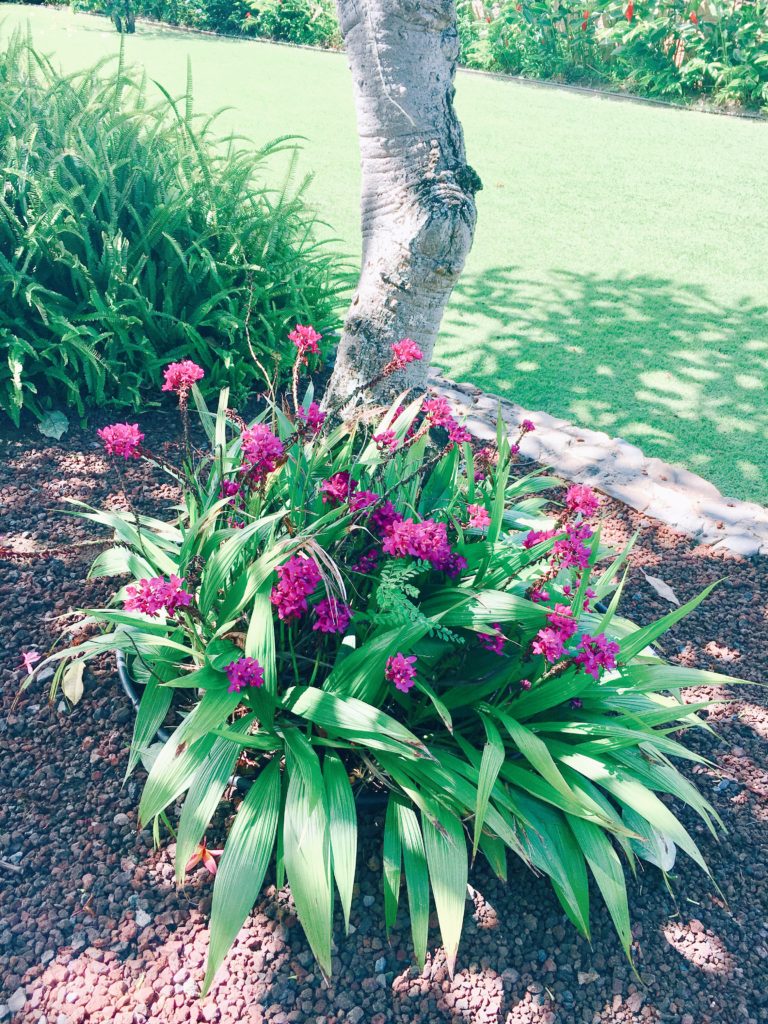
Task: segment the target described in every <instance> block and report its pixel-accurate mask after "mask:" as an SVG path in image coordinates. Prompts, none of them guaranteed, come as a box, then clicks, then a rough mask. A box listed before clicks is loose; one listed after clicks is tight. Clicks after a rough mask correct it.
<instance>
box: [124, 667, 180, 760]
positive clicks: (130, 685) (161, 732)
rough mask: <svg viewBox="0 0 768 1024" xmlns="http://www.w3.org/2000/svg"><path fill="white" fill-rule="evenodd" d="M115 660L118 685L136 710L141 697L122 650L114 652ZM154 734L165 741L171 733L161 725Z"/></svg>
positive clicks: (162, 741)
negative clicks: (118, 679)
mask: <svg viewBox="0 0 768 1024" xmlns="http://www.w3.org/2000/svg"><path fill="white" fill-rule="evenodd" d="M116 661H117V674H118V676H119V678H120V685H121V686H122V688H123V690H124V692H125V695H126V696H127V697H128V700H129V701H130V702H131V704H132V705H133V710H134V711H138V710H139V705H140V704H141V698H140V697H139V695H138V693H137V692H136V684H135V683H134V681H133V679H131V673H130V672H129V671H128V662H127V661H126V660H125V654H124V653H123V652H122V651H117V652H116ZM155 736H157V738H158V739H159V740H160V742H161V743H165V742H166V741H167V740H169V739H170V737H171V734H170V733H169V732H168V731H167V729H163V727H162V726H160V728H159V729H158V730H157V732H156V733H155Z"/></svg>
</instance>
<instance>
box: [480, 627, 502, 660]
mask: <svg viewBox="0 0 768 1024" xmlns="http://www.w3.org/2000/svg"><path fill="white" fill-rule="evenodd" d="M493 630H494V631H493V633H478V634H477V638H478V640H479V641H480V643H481V645H482V646H483V647H484V648H485V649H486V651H490V652H491V653H492V654H503V653H504V644H505V642H506V641H505V640H504V634H503V633H502V631H501V626H500V625H499V623H498V622H494V624H493Z"/></svg>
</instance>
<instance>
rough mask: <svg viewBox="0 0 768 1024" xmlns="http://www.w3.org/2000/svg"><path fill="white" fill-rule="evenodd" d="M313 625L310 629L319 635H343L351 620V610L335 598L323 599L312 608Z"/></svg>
mask: <svg viewBox="0 0 768 1024" xmlns="http://www.w3.org/2000/svg"><path fill="white" fill-rule="evenodd" d="M314 614H315V624H314V626H313V627H312V629H315V630H319V631H320V632H321V633H344V632H346V629H347V626H348V625H349V621H350V619H351V618H352V609H351V608H350V607H349V605H348V604H342V603H341V602H340V601H337V600H336V598H335V597H324V598H323V599H322V601H318V602H317V604H316V605H315V607H314Z"/></svg>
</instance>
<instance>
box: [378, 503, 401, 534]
mask: <svg viewBox="0 0 768 1024" xmlns="http://www.w3.org/2000/svg"><path fill="white" fill-rule="evenodd" d="M402 520H403V517H402V516H401V515H400V513H399V512H398V511H397V509H396V508H395V506H394V505H393V504H392V502H391V501H385V502H384V504H383V505H382V506H381V508H377V509H376V511H375V512H374V513H373V515H372V516H371V525H372V526H373V528H374V530H376V531H377V532H378V533H379V534H380V535H382V536H383V535H384V534H386V532H387V530H388V529H389V528H390V526H392V524H393V523H400V522H402Z"/></svg>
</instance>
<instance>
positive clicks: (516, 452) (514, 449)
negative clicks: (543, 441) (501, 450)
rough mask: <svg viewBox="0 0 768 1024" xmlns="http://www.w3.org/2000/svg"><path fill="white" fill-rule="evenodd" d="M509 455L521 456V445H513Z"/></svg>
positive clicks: (510, 447)
mask: <svg viewBox="0 0 768 1024" xmlns="http://www.w3.org/2000/svg"><path fill="white" fill-rule="evenodd" d="M509 454H510V455H519V454H520V445H519V444H511V445H510V446H509Z"/></svg>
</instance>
